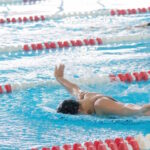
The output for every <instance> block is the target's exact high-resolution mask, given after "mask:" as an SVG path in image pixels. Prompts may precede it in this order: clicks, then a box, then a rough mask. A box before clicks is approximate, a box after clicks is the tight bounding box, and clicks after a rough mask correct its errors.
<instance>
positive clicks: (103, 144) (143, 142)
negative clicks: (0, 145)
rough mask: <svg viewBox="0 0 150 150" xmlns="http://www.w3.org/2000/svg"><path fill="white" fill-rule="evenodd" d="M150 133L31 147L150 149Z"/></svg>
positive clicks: (52, 149)
mask: <svg viewBox="0 0 150 150" xmlns="http://www.w3.org/2000/svg"><path fill="white" fill-rule="evenodd" d="M149 149H150V134H147V135H146V136H143V135H142V134H140V135H137V136H135V137H133V136H127V137H126V138H125V139H124V138H122V137H117V138H115V139H106V140H105V141H102V140H95V141H87V142H84V143H74V144H64V145H63V146H52V147H42V148H31V150H149Z"/></svg>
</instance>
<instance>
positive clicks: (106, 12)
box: [0, 0, 150, 24]
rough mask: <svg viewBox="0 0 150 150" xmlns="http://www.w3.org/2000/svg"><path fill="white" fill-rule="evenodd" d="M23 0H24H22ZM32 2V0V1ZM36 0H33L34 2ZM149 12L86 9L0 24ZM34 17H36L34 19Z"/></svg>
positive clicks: (2, 19) (149, 11) (22, 18)
mask: <svg viewBox="0 0 150 150" xmlns="http://www.w3.org/2000/svg"><path fill="white" fill-rule="evenodd" d="M24 1H25V0H24ZM31 2H32V1H30V2H29V1H27V0H26V2H24V4H28V3H29V4H30V3H31ZM33 2H34V1H33ZM36 2H37V1H35V3H36ZM145 13H150V7H147V8H136V9H135V8H134V9H111V10H110V9H102V10H94V11H88V12H67V13H65V12H62V13H58V14H52V15H42V18H44V19H43V20H42V19H40V16H29V17H28V16H24V17H18V18H15V17H13V18H11V17H8V18H0V24H6V23H27V22H33V21H45V20H49V19H61V18H65V17H73V16H80V17H84V16H85V17H87V16H89V15H90V16H98V15H99V16H104V15H107V16H124V15H133V14H145ZM35 17H36V19H35Z"/></svg>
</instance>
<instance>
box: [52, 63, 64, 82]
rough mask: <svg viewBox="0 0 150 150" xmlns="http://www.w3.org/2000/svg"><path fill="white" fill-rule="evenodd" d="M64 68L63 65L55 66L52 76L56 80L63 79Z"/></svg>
mask: <svg viewBox="0 0 150 150" xmlns="http://www.w3.org/2000/svg"><path fill="white" fill-rule="evenodd" d="M64 68H65V65H64V64H60V65H58V66H55V72H54V76H55V77H56V79H58V78H63V77H64Z"/></svg>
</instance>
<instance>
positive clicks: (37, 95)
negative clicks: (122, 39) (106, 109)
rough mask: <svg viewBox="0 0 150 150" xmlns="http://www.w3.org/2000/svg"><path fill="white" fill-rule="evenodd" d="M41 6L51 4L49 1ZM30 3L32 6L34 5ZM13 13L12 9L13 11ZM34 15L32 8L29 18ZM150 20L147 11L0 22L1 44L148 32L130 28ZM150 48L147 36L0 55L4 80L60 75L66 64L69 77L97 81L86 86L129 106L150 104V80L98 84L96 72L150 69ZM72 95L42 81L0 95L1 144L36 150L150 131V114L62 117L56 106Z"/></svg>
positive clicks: (47, 78)
mask: <svg viewBox="0 0 150 150" xmlns="http://www.w3.org/2000/svg"><path fill="white" fill-rule="evenodd" d="M57 2H58V1H57ZM53 3H54V2H53ZM59 4H60V3H59V2H58V6H59V7H58V6H57V5H56V4H55V5H56V6H55V7H54V6H53V9H54V10H53V11H56V12H58V11H59V10H63V9H60V5H59ZM41 5H43V6H45V4H44V2H43V3H42V4H41ZM28 7H29V6H22V8H24V9H23V10H19V11H20V14H21V13H24V12H25V13H26V8H28ZM32 7H33V8H34V6H33V5H32ZM32 7H31V8H32ZM3 9H5V7H4V8H3ZM13 11H14V9H13V6H12V7H10V8H9V11H8V13H9V14H11V12H13ZM39 11H40V10H39ZM45 11H47V12H48V10H45ZM64 11H65V10H64ZM34 13H35V11H31V12H30V15H32V14H34ZM0 15H1V16H5V15H6V12H0ZM149 19H150V15H149V14H145V15H144V14H143V15H135V16H124V17H110V16H105V17H103V16H94V17H90V16H86V17H68V18H61V19H51V20H49V21H45V22H38V23H26V24H21V25H20V24H5V25H0V37H1V38H0V43H1V46H6V45H8V46H10V45H14V44H24V43H32V42H33V43H34V42H43V41H57V40H69V39H83V38H85V37H86V38H88V37H97V36H98V37H104V36H105V37H107V36H119V35H121V36H123V35H132V34H141V33H149V28H144V29H134V28H133V29H132V30H127V29H126V28H128V27H131V26H134V25H139V24H143V23H145V22H148V21H149ZM149 49H150V43H149V39H147V40H145V41H138V42H134V43H133V42H130V41H129V42H126V43H119V44H116V43H114V44H109V45H102V46H92V47H91V46H89V47H76V48H68V49H63V50H56V51H49V52H47V51H43V52H39V53H35V52H31V53H24V52H12V53H7V52H3V53H0V84H5V83H12V84H13V83H18V82H21V83H22V82H26V83H30V82H34V81H36V82H37V81H41V80H44V81H45V80H54V76H53V72H54V66H55V65H56V64H58V63H60V62H63V63H64V64H65V65H66V68H65V76H66V78H70V77H73V76H78V77H81V78H85V79H86V78H89V77H91V78H92V79H91V80H92V84H87V83H85V82H84V83H83V84H82V85H81V89H83V90H87V91H91V92H93V91H94V92H99V93H102V94H105V95H108V96H112V97H113V98H115V99H117V100H119V101H121V102H124V103H134V104H146V103H150V93H149V91H150V81H147V82H139V83H132V84H124V83H106V84H97V83H96V81H95V80H94V79H95V78H94V77H95V76H97V75H108V74H110V73H120V72H121V73H126V72H134V71H142V70H146V71H147V70H149V69H150V68H149V66H150V53H149ZM70 97H71V95H69V94H68V92H67V91H66V90H65V89H64V88H63V87H61V86H60V85H50V86H48V87H46V86H38V87H34V88H30V89H26V90H19V91H16V92H13V93H12V94H4V95H0V149H2V150H5V149H6V150H10V149H12V150H13V149H31V147H43V146H53V145H63V144H65V143H75V142H84V141H88V140H90V141H93V140H95V139H102V140H104V139H106V138H115V137H118V136H119V137H120V136H121V137H126V136H127V135H137V134H139V133H142V134H147V133H149V132H150V128H149V126H150V118H149V117H124V118H120V117H109V118H106V117H98V116H86V115H85V116H84V115H77V116H71V115H62V114H57V113H56V111H55V110H56V108H57V106H58V104H59V103H60V102H61V101H62V100H64V99H67V98H70Z"/></svg>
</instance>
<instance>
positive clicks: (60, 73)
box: [54, 64, 80, 96]
mask: <svg viewBox="0 0 150 150" xmlns="http://www.w3.org/2000/svg"><path fill="white" fill-rule="evenodd" d="M64 68H65V66H64V65H63V64H60V65H59V66H58V67H57V66H56V67H55V73H54V75H55V77H56V80H57V81H58V82H59V83H60V84H61V85H63V86H64V87H65V88H66V89H67V90H68V91H69V93H70V94H72V95H73V96H78V94H79V93H80V88H79V87H78V86H77V85H76V84H74V83H72V82H70V81H68V80H67V79H65V78H64Z"/></svg>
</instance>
